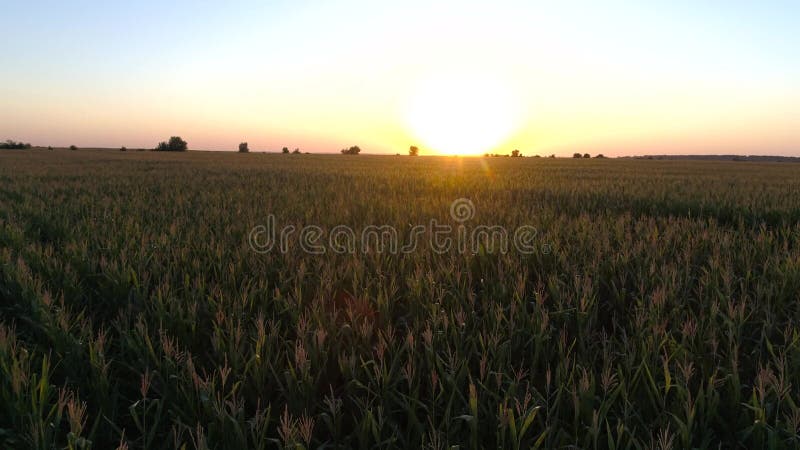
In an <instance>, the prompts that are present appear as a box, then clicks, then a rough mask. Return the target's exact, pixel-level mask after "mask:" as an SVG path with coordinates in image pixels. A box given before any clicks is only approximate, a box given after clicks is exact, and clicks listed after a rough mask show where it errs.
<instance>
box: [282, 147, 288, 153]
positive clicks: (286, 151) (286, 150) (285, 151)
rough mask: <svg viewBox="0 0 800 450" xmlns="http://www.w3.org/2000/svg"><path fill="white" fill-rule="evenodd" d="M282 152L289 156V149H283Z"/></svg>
mask: <svg viewBox="0 0 800 450" xmlns="http://www.w3.org/2000/svg"><path fill="white" fill-rule="evenodd" d="M281 152H283V154H285V155H288V154H289V147H283V150H281Z"/></svg>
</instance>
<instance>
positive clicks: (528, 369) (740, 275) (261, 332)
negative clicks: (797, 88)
mask: <svg viewBox="0 0 800 450" xmlns="http://www.w3.org/2000/svg"><path fill="white" fill-rule="evenodd" d="M455 199H469V200H470V201H471V202H472V204H474V207H475V211H474V217H472V218H471V219H470V222H469V223H470V224H489V225H498V226H502V227H505V228H507V229H514V228H517V227H520V226H522V225H527V226H532V227H535V229H536V230H537V234H536V243H537V245H538V246H537V249H538V250H537V251H534V252H531V253H527V254H520V253H518V252H513V251H509V252H492V251H484V250H483V249H482V250H481V251H478V252H461V251H458V250H457V249H455V248H452V249H450V251H447V252H437V251H434V250H433V249H431V248H429V247H426V246H420V247H418V248H417V249H416V250H415V251H413V252H408V253H402V254H397V253H394V254H392V253H389V252H379V251H358V252H347V253H337V252H331V251H328V252H325V253H324V254H311V253H309V252H305V251H302V250H301V248H299V244H298V243H297V242H296V241H290V242H288V243H287V248H286V249H285V250H286V251H278V250H274V251H270V252H257V251H253V249H252V246H251V245H250V243H249V241H248V236H249V235H250V233H251V230H252V229H253V227H255V226H257V225H259V224H263V223H265V221H266V218H267V217H268V215H274V217H275V218H276V220H277V221H278V222H280V224H281V225H282V226H294V227H296V228H300V227H303V226H307V225H315V226H317V227H319V228H320V229H322V230H331V229H332V228H334V227H336V226H339V225H344V226H348V227H352V228H353V229H361V228H363V227H365V226H367V225H371V224H375V225H381V224H387V225H390V226H393V227H395V228H396V229H398V230H400V231H401V234H405V233H407V232H408V230H410V229H411V228H412V227H413V226H414V225H417V224H427V223H429V222H430V221H431V220H432V219H436V220H438V221H440V222H441V223H450V222H452V220H451V218H450V215H449V208H450V205H451V203H452V202H453V201H454V200H455ZM799 223H800V170H799V169H798V167H797V166H796V165H793V164H788V163H787V164H776V163H751V162H747V163H744V162H719V161H718V162H702V161H693V162H686V161H646V160H613V159H603V160H600V159H592V160H583V159H578V160H573V159H549V158H453V157H420V158H411V157H400V156H369V155H359V156H346V155H277V154H275V155H272V154H270V155H267V154H258V153H241V154H238V153H230V154H226V153H210V152H209V153H204V152H189V153H179V154H164V153H153V152H134V151H128V152H111V151H93V150H78V151H54V152H48V151H40V150H23V151H13V152H12V151H6V152H3V153H0V448H9V449H54V448H57V449H62V448H67V449H89V448H94V449H114V448H118V449H131V450H133V449H198V450H200V449H314V448H329V449H334V448H359V449H372V448H380V449H391V448H430V449H451V448H459V449H488V448H492V449H494V448H502V449H506V448H508V449H520V448H525V449H530V448H541V449H552V448H563V449H567V448H581V449H651V448H657V449H673V448H674V449H693V448H698V449H737V448H738V449H797V448H800V225H798V224H799Z"/></svg>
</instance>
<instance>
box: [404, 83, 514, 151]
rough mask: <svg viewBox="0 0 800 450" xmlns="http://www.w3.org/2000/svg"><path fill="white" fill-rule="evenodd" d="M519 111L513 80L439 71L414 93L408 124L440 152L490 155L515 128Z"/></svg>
mask: <svg viewBox="0 0 800 450" xmlns="http://www.w3.org/2000/svg"><path fill="white" fill-rule="evenodd" d="M518 115H519V114H518V112H517V108H516V105H515V102H514V97H513V93H512V92H511V89H510V85H509V83H508V82H504V81H503V80H502V79H501V78H500V77H494V76H490V75H486V74H476V73H464V72H457V73H440V74H437V75H433V76H429V77H427V78H425V79H423V80H421V81H420V82H419V83H418V85H417V86H416V87H415V89H414V90H413V91H412V94H411V96H410V97H409V99H408V104H407V107H406V111H405V121H406V124H407V126H408V127H409V129H410V132H411V134H412V135H413V137H414V138H416V139H418V140H419V141H420V143H421V145H422V146H424V147H425V148H427V149H429V150H431V151H433V152H435V153H440V154H447V155H479V154H483V153H487V152H491V151H492V150H494V149H496V147H497V146H498V145H499V144H501V143H502V141H504V140H505V139H507V138H508V137H509V136H510V135H511V133H512V132H513V131H514V129H515V128H516V124H517V121H518V118H519V117H518Z"/></svg>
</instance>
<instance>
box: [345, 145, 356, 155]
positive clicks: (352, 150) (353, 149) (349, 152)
mask: <svg viewBox="0 0 800 450" xmlns="http://www.w3.org/2000/svg"><path fill="white" fill-rule="evenodd" d="M341 153H342V154H343V155H357V154H359V153H361V149H360V148H359V147H358V146H357V145H354V146H352V147H350V148H343V149H342V150H341Z"/></svg>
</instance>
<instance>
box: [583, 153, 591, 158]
mask: <svg viewBox="0 0 800 450" xmlns="http://www.w3.org/2000/svg"><path fill="white" fill-rule="evenodd" d="M583 157H584V158H591V157H592V155H590V154H588V153H584V154H583Z"/></svg>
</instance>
